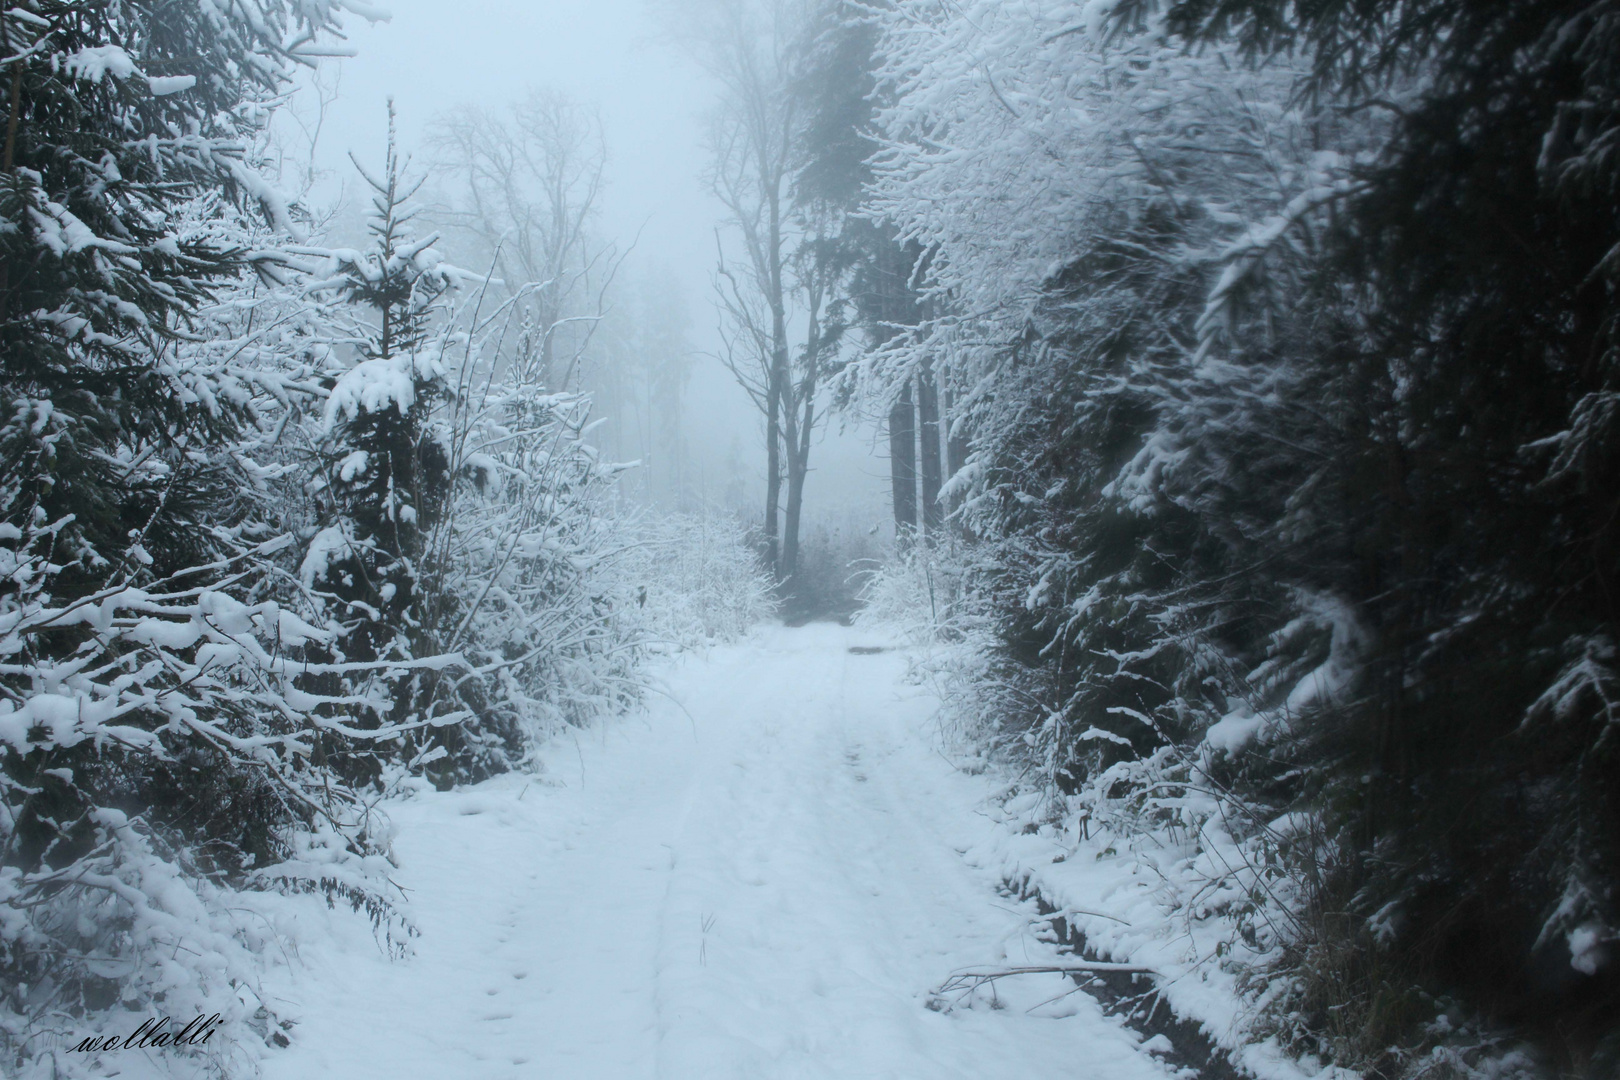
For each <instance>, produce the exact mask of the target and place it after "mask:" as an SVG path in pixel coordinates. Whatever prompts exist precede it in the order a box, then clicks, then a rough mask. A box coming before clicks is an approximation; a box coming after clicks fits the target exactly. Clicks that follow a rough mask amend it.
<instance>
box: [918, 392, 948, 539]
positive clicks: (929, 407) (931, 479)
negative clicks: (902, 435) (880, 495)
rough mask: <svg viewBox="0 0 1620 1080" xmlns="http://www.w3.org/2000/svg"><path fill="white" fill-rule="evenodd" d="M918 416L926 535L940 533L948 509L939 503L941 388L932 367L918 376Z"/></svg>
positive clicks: (923, 517)
mask: <svg viewBox="0 0 1620 1080" xmlns="http://www.w3.org/2000/svg"><path fill="white" fill-rule="evenodd" d="M917 419H918V422H919V423H918V427H919V429H920V430H919V432H918V434H919V436H920V438H919V440H918V441H919V442H920V443H921V451H922V454H921V456H922V519H923V535H924V536H927V537H930V538H932V537H934V536H937V535H939V531H940V529H941V528H942V527H943V526H944V524H945V508H944V507H943V506H941V505H940V502H939V489H940V484H941V482H942V480H941V477H940V445H939V388H938V387H937V386H936V385H935V384H934V372H933V369H932V368H931V367H930V366H929V365H927V364H924V365H923V369H922V371H921V372H919V373H918V375H917Z"/></svg>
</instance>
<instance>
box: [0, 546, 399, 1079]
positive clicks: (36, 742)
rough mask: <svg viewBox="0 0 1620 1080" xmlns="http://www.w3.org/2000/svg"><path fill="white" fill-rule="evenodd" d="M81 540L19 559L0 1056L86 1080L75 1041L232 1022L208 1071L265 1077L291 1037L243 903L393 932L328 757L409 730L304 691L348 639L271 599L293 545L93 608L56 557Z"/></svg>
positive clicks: (5, 647)
mask: <svg viewBox="0 0 1620 1080" xmlns="http://www.w3.org/2000/svg"><path fill="white" fill-rule="evenodd" d="M62 524H63V523H61V522H45V521H43V520H36V522H35V523H34V524H33V525H32V527H30V528H27V529H26V530H23V529H19V528H17V527H16V526H14V525H10V524H7V525H5V526H4V527H3V528H4V535H3V539H0V558H3V559H4V561H5V564H6V569H7V571H8V576H7V581H8V583H9V584H10V585H11V586H12V589H11V591H8V593H7V594H6V595H5V596H4V597H3V598H0V656H3V657H4V665H3V666H0V693H3V695H4V700H3V701H0V761H3V763H4V766H5V768H4V773H3V777H4V780H3V782H4V789H3V791H0V815H3V816H0V824H3V825H4V831H3V833H0V843H3V845H4V854H5V860H4V869H3V870H0V973H3V978H0V986H3V987H4V990H3V996H0V1046H3V1048H4V1050H5V1052H6V1054H7V1055H8V1056H9V1057H10V1059H11V1064H12V1066H15V1067H21V1068H25V1069H27V1070H34V1071H39V1070H43V1071H39V1075H42V1076H43V1075H52V1076H55V1075H62V1074H63V1073H62V1072H60V1071H53V1070H66V1072H65V1074H66V1075H75V1070H76V1069H77V1066H75V1065H73V1064H72V1062H73V1061H74V1060H78V1061H80V1063H81V1064H83V1063H84V1062H83V1059H64V1058H63V1057H61V1056H60V1054H59V1053H58V1052H59V1051H61V1050H63V1049H64V1043H66V1045H67V1046H71V1044H72V1042H74V1041H76V1040H74V1039H73V1038H70V1037H71V1036H73V1035H74V1034H75V1033H78V1035H80V1036H83V1035H86V1034H97V1035H99V1034H104V1033H105V1029H106V1028H107V1027H108V1026H109V1025H112V1026H114V1027H116V1026H118V1025H120V1024H121V1023H122V1019H123V1018H124V1017H127V1016H131V1015H145V1016H150V1015H152V1014H153V1013H154V1012H156V1013H158V1014H160V1015H161V1014H170V1015H176V1016H180V1015H185V1017H186V1018H187V1019H189V1018H190V1016H191V1015H193V1014H195V1013H196V1012H198V1011H200V1012H201V1013H202V1014H203V1015H205V1016H206V1015H209V1014H211V1013H213V1012H219V1013H221V1015H222V1018H223V1020H224V1023H225V1025H226V1026H225V1028H224V1029H223V1031H222V1035H221V1038H220V1039H219V1042H218V1044H217V1045H216V1046H214V1047H212V1048H211V1049H209V1050H208V1051H206V1052H204V1053H201V1055H200V1056H201V1057H203V1058H204V1059H207V1060H209V1061H211V1062H212V1063H213V1064H214V1065H216V1066H219V1065H221V1064H222V1062H221V1060H216V1059H215V1058H214V1057H213V1056H212V1055H215V1054H218V1053H222V1052H227V1048H229V1047H231V1046H236V1047H238V1048H240V1049H241V1051H242V1052H243V1053H246V1054H249V1055H250V1056H251V1050H250V1049H249V1048H250V1046H251V1045H252V1044H253V1043H254V1041H255V1038H256V1037H257V1038H264V1037H271V1036H274V1035H276V1031H277V1030H278V1028H277V1022H276V1019H275V1016H274V1010H273V1008H271V1007H270V1006H269V1005H268V1004H266V1003H263V1002H260V1001H258V1000H257V999H256V997H255V996H254V995H253V993H252V986H253V982H254V980H253V978H252V972H253V961H252V957H251V952H252V948H253V947H254V946H255V945H257V944H260V943H262V934H261V933H260V931H259V930H257V929H254V928H252V927H249V926H247V925H245V924H244V923H243V922H242V920H241V919H240V918H239V916H238V915H236V914H233V904H232V902H231V900H230V897H229V895H228V894H229V891H230V890H231V889H233V888H240V887H243V886H250V887H255V888H268V889H283V890H285V889H291V890H294V891H303V890H309V889H314V890H317V891H324V892H326V893H327V895H328V896H329V897H333V898H336V897H339V896H341V897H342V898H343V899H344V900H345V901H346V902H351V903H354V904H355V905H356V906H365V907H367V908H368V910H369V911H370V912H371V914H372V915H373V917H374V918H376V919H378V920H380V921H386V920H391V919H392V918H393V916H392V914H391V899H390V896H389V893H390V892H391V890H390V887H389V886H388V885H387V880H386V874H385V868H386V863H385V862H384V860H382V859H381V858H379V857H378V856H379V854H380V849H379V846H378V845H379V843H380V840H379V837H378V835H377V822H376V820H375V819H374V816H373V811H372V808H371V805H370V802H369V801H368V800H367V799H365V798H363V797H361V796H360V795H359V794H357V793H356V792H353V791H352V790H350V789H349V788H348V787H346V786H345V785H344V784H343V782H342V781H341V779H340V778H338V777H335V776H333V775H332V773H331V771H330V770H329V769H328V768H326V767H324V766H323V765H322V764H320V763H319V762H317V761H315V760H314V756H315V750H316V748H317V747H318V746H319V745H320V741H321V740H323V739H335V740H338V741H340V742H346V741H350V740H356V739H358V740H388V739H395V738H398V736H399V733H400V732H399V730H398V729H395V728H390V727H387V726H382V727H375V728H373V730H370V731H367V732H364V733H362V732H360V731H358V730H357V727H356V724H355V723H354V722H353V720H352V717H353V715H354V713H355V703H353V702H349V701H343V700H333V699H329V698H323V697H321V696H319V695H316V694H312V693H311V692H310V691H309V690H308V689H307V688H306V686H305V684H306V683H307V681H308V680H309V679H310V677H311V676H318V675H320V674H322V673H323V672H324V671H326V670H327V668H326V667H323V665H321V664H318V663H317V664H311V663H309V662H307V660H306V654H307V651H308V650H309V649H310V648H311V647H312V646H313V647H316V648H319V647H321V646H323V645H326V644H328V643H329V642H330V641H331V639H332V637H333V636H334V631H333V630H332V629H330V628H328V627H324V626H320V625H316V624H313V623H311V622H309V621H307V620H306V618H305V617H303V616H301V615H300V614H299V611H298V607H300V606H302V607H303V609H304V614H305V615H307V614H308V612H309V605H307V604H304V605H289V604H284V603H282V602H279V601H277V600H275V599H270V598H267V597H266V596H265V593H272V592H276V591H279V590H276V589H274V586H273V583H274V581H275V580H276V579H277V578H278V577H279V576H281V575H280V572H279V571H278V568H277V567H276V565H275V557H276V556H277V555H278V554H279V553H282V552H284V551H285V549H286V548H287V547H289V538H286V537H278V538H275V539H273V540H271V541H269V542H267V543H262V544H254V543H251V542H239V543H237V544H235V545H234V547H235V551H234V552H232V553H230V554H228V555H226V556H225V557H223V558H221V559H219V560H218V561H217V562H215V563H214V564H213V565H205V566H199V567H194V568H186V569H183V570H181V571H179V572H177V573H174V574H171V575H169V576H167V577H165V578H163V579H157V580H153V579H151V578H146V579H144V580H141V581H140V583H139V584H135V583H133V582H129V581H128V580H126V581H123V582H121V581H119V580H117V579H116V578H115V579H114V580H113V581H111V582H109V583H108V584H107V585H105V586H104V587H103V588H101V589H98V590H95V591H93V592H88V593H85V592H83V591H81V590H78V589H73V588H71V587H68V588H66V589H64V588H63V585H64V582H63V581H62V574H61V569H62V568H61V566H60V565H59V564H57V563H55V562H54V561H53V559H52V555H53V554H54V548H55V545H56V543H57V541H58V538H59V536H60V534H61V532H62ZM215 539H216V541H218V542H219V543H220V546H221V547H225V548H229V547H231V546H232V545H230V544H229V542H228V541H227V539H226V538H225V537H222V536H220V535H218V534H216V536H215ZM132 553H133V554H134V555H136V556H138V555H139V554H141V549H140V548H139V547H138V546H136V547H134V548H133V549H132ZM121 576H123V577H125V578H126V579H127V578H129V577H132V576H133V575H131V574H125V575H121ZM337 667H338V668H339V669H340V670H341V667H342V665H337ZM309 837H319V838H321V839H320V842H319V844H318V845H317V846H318V847H319V848H320V851H321V854H320V857H319V859H315V860H312V859H311V858H310V857H309V852H310V851H311V850H312V848H311V844H310V843H309V841H308V838H309ZM87 1025H90V1026H89V1027H87ZM255 1033H256V1034H255ZM176 1052H177V1053H179V1052H185V1053H189V1051H176ZM30 1063H31V1064H30ZM53 1063H54V1064H53Z"/></svg>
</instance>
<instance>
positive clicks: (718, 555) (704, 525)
mask: <svg viewBox="0 0 1620 1080" xmlns="http://www.w3.org/2000/svg"><path fill="white" fill-rule="evenodd" d="M622 543H623V548H622V551H621V553H620V554H619V555H617V556H616V557H615V559H614V561H613V564H612V565H613V572H614V574H615V576H616V577H617V578H618V579H619V580H620V581H621V582H622V588H621V589H620V590H619V593H618V596H619V604H620V605H621V607H622V606H623V605H625V603H626V602H627V601H628V602H629V603H630V604H633V605H634V610H629V609H625V610H626V617H627V618H628V619H629V620H630V621H631V622H632V623H633V624H634V625H635V626H636V627H637V628H638V630H639V632H640V633H641V634H642V635H644V637H645V640H646V641H647V642H648V643H649V644H650V645H653V646H657V647H660V648H673V649H685V648H693V647H696V646H701V645H708V644H714V643H720V642H728V641H736V640H737V639H738V638H740V637H742V635H743V634H744V633H746V632H747V631H748V629H749V628H750V627H752V626H754V625H755V624H757V623H759V622H761V621H762V620H764V619H767V618H769V617H770V616H772V615H773V614H775V612H776V608H777V601H776V590H775V589H774V587H773V585H772V582H771V578H770V574H769V573H768V572H767V571H766V569H765V566H764V564H763V563H762V562H761V561H760V559H759V555H758V552H757V551H756V550H755V548H754V546H753V544H752V543H750V538H749V536H748V531H747V529H746V527H745V526H744V525H743V523H742V522H741V521H740V520H739V519H738V518H737V517H736V516H735V515H732V514H727V513H724V512H721V511H715V510H705V511H699V512H695V513H684V514H682V513H677V514H654V513H651V512H642V513H640V514H639V515H636V516H634V517H627V518H626V519H625V522H624V533H623V540H622Z"/></svg>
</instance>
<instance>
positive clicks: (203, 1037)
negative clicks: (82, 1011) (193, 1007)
mask: <svg viewBox="0 0 1620 1080" xmlns="http://www.w3.org/2000/svg"><path fill="white" fill-rule="evenodd" d="M171 1023H172V1021H171V1020H170V1019H169V1018H168V1017H167V1016H165V1017H163V1019H161V1020H159V1019H158V1018H157V1017H153V1018H152V1019H150V1020H143V1021H141V1026H140V1027H138V1028H136V1029H135V1033H134V1034H133V1035H126V1036H119V1035H105V1036H101V1037H99V1038H98V1037H96V1036H94V1035H92V1036H90V1037H88V1038H86V1039H84V1040H83V1041H82V1042H80V1043H79V1045H78V1046H75V1047H74V1048H73V1049H72V1050H71V1051H70V1053H75V1054H78V1053H84V1054H97V1053H100V1054H105V1053H107V1052H108V1051H111V1050H145V1049H147V1048H148V1047H154V1046H202V1045H203V1044H205V1043H207V1042H208V1040H209V1039H211V1038H213V1035H214V1032H216V1031H218V1030H219V1029H220V1027H221V1026H223V1024H224V1021H222V1020H221V1019H220V1018H219V1013H215V1014H214V1015H213V1016H210V1017H208V1018H207V1019H204V1018H203V1017H201V1016H199V1017H197V1019H195V1020H193V1021H191V1023H189V1024H187V1025H186V1026H185V1027H183V1028H180V1029H179V1030H178V1031H170V1030H168V1027H169V1025H170V1024H171Z"/></svg>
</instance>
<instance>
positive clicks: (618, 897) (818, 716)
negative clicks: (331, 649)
mask: <svg viewBox="0 0 1620 1080" xmlns="http://www.w3.org/2000/svg"><path fill="white" fill-rule="evenodd" d="M862 643H864V639H863V638H862V637H861V636H860V635H859V633H858V632H857V631H852V630H848V629H844V628H841V627H836V626H830V625H813V626H810V627H805V628H802V629H796V630H786V629H772V630H768V631H763V632H761V633H760V634H759V635H757V636H756V637H754V638H753V639H751V640H750V641H749V642H748V643H746V644H744V645H740V646H735V647H728V648H723V649H716V650H714V651H713V652H711V653H710V654H709V655H708V656H706V657H702V658H688V659H686V660H684V661H682V662H681V663H680V664H679V665H678V666H677V667H675V668H674V669H673V670H672V671H671V672H669V673H668V676H667V684H668V689H669V693H670V698H671V699H672V700H657V701H654V703H653V704H652V706H651V708H650V709H649V711H648V712H647V713H646V714H645V715H644V716H639V717H632V718H628V719H625V720H622V721H619V722H616V723H613V724H610V725H605V726H604V727H603V728H602V729H600V730H598V731H595V732H590V733H582V734H581V736H580V738H579V740H578V742H577V743H569V742H564V743H562V744H560V745H557V746H554V747H553V748H552V749H551V753H550V756H549V759H548V763H547V771H546V773H545V775H544V777H543V778H542V779H539V780H532V781H531V779H530V778H523V777H515V776H509V777H502V778H500V779H498V780H496V781H492V782H491V783H488V784H485V785H481V786H480V787H478V788H475V789H472V790H469V791H464V792H456V793H452V794H447V795H435V796H430V797H425V798H419V799H416V800H413V801H411V802H409V803H406V804H403V805H401V806H399V807H398V808H396V809H395V810H394V811H393V817H394V819H395V821H396V823H397V825H398V828H399V838H398V841H397V843H396V851H397V856H398V858H399V862H400V869H399V875H398V877H397V879H396V880H398V881H399V882H400V884H401V885H403V886H404V887H405V888H407V889H408V890H410V894H411V916H412V918H413V920H414V922H415V923H416V924H417V926H418V927H419V928H420V930H421V935H422V936H421V937H420V938H417V939H416V940H415V942H414V947H415V955H414V956H413V957H412V958H410V959H408V960H402V961H389V960H387V959H385V958H384V957H383V956H382V955H381V954H380V952H379V950H378V949H377V947H376V945H375V944H374V943H373V941H372V939H371V937H370V936H369V933H368V932H367V929H366V928H365V927H364V925H363V920H362V919H360V918H359V917H356V916H353V915H350V914H349V913H347V912H337V913H331V914H330V915H329V916H328V920H327V922H328V925H327V928H326V931H325V932H324V934H322V935H317V940H316V941H315V942H312V943H311V944H310V945H307V946H305V949H304V955H303V956H302V957H301V960H302V961H303V963H302V964H300V965H294V966H292V967H290V968H287V969H283V970H282V971H281V972H280V973H279V974H278V976H277V977H276V980H275V984H274V985H271V986H270V987H269V989H270V990H271V991H272V992H273V993H274V994H275V995H276V997H277V998H279V999H280V1001H281V1002H282V1003H283V1008H285V1010H286V1011H287V1012H289V1013H290V1014H291V1015H293V1016H295V1017H297V1018H298V1019H299V1023H298V1026H297V1028H296V1029H295V1031H294V1035H295V1041H294V1044H293V1046H292V1048H290V1049H289V1050H286V1051H283V1052H281V1053H279V1054H277V1055H275V1057H274V1058H273V1059H272V1060H271V1061H270V1062H269V1063H268V1065H267V1068H266V1075H267V1077H269V1078H270V1080H294V1078H297V1080H308V1078H320V1077H341V1078H344V1080H364V1078H368V1077H378V1078H387V1080H414V1078H416V1077H423V1078H426V1077H432V1078H435V1080H455V1078H461V1077H467V1078H473V1077H477V1078H480V1080H486V1078H487V1080H502V1078H507V1077H535V1078H547V1080H550V1078H559V1080H563V1078H582V1080H585V1078H590V1080H619V1078H637V1080H639V1078H654V1077H656V1078H661V1080H676V1078H681V1080H686V1078H691V1080H697V1078H702V1080H730V1078H739V1080H744V1078H746V1080H767V1078H800V1077H805V1078H809V1077H826V1078H841V1080H842V1078H865V1077H894V1078H906V1080H911V1078H916V1080H947V1078H957V1077H960V1078H969V1077H971V1078H975V1080H984V1078H999V1077H1007V1078H1013V1077H1017V1078H1022V1080H1041V1078H1047V1077H1053V1078H1056V1077H1081V1078H1092V1077H1095V1078H1098V1080H1102V1078H1107V1080H1150V1078H1151V1080H1163V1078H1164V1077H1165V1076H1166V1075H1167V1071H1166V1070H1165V1068H1164V1067H1163V1066H1162V1065H1161V1064H1160V1063H1159V1062H1157V1061H1156V1060H1155V1059H1154V1058H1153V1057H1152V1056H1150V1055H1149V1054H1147V1053H1145V1052H1143V1050H1142V1049H1141V1048H1140V1047H1138V1045H1137V1044H1136V1041H1135V1037H1134V1036H1132V1035H1131V1034H1130V1033H1128V1032H1126V1031H1124V1030H1122V1029H1121V1028H1120V1027H1119V1026H1118V1025H1117V1024H1115V1023H1114V1022H1112V1021H1109V1020H1107V1019H1105V1018H1104V1017H1103V1016H1102V1015H1101V1012H1100V1010H1099V1009H1098V1007H1097V1006H1096V1005H1095V1003H1094V1002H1092V1001H1091V999H1090V998H1088V997H1086V996H1084V995H1083V994H1078V993H1070V992H1069V991H1072V990H1073V986H1072V984H1070V983H1068V982H1066V981H1065V980H1064V979H1062V978H1061V977H1060V976H1056V975H1051V976H1028V977H1020V978H1018V979H1014V980H1007V981H1005V982H1003V983H1002V984H1000V986H999V987H998V989H997V991H996V993H995V995H994V997H993V998H992V997H991V996H990V995H987V994H986V995H980V996H978V997H976V998H974V999H972V1000H968V1001H963V1002H960V1003H958V1004H957V1006H956V1007H953V1008H950V1009H946V1010H944V1011H937V1010H935V1009H931V1008H929V1007H928V1001H929V998H928V994H929V991H930V990H931V989H932V988H934V987H936V986H938V985H939V984H940V983H941V982H943V981H944V980H945V979H946V978H947V977H948V976H949V975H950V973H951V972H952V971H953V970H956V969H959V968H963V967H968V966H976V965H985V964H997V963H1018V964H1025V963H1039V962H1041V961H1043V960H1046V959H1050V958H1051V956H1052V953H1051V951H1050V946H1047V945H1045V944H1043V943H1041V942H1039V941H1037V940H1035V939H1034V938H1033V937H1032V936H1031V934H1030V933H1029V921H1030V919H1031V917H1032V915H1033V910H1032V908H1031V907H1030V906H1028V905H1024V904H1020V903H1018V902H1016V901H1013V900H1009V899H1007V898H1005V897H1002V896H999V895H997V892H996V888H995V887H996V884H997V878H996V874H995V873H994V872H993V870H990V869H985V868H979V867H975V866H973V865H970V863H969V862H968V860H967V859H965V858H964V856H963V854H962V853H963V852H965V851H967V850H968V849H969V848H970V847H972V846H973V845H974V844H976V843H978V842H979V841H980V840H982V839H983V838H984V837H985V835H986V832H987V831H988V830H989V829H991V828H993V826H992V825H991V824H990V823H989V822H988V821H987V820H986V819H985V818H984V816H983V815H982V814H979V813H977V812H976V811H977V809H978V806H979V804H980V803H981V802H982V801H983V799H984V798H985V796H986V794H987V790H988V789H987V787H986V786H985V782H984V781H983V780H982V779H980V778H976V777H971V776H966V775H964V774H962V773H960V772H958V771H956V770H955V769H953V768H952V766H951V765H950V763H949V762H948V761H947V760H946V759H945V758H944V757H943V756H942V755H941V754H940V753H939V752H938V750H937V749H936V746H935V742H934V740H933V739H932V738H931V737H930V735H929V733H928V726H927V720H928V717H929V714H930V712H931V704H930V702H929V700H928V698H927V697H926V696H925V695H924V694H923V692H922V691H920V690H919V689H918V688H916V687H913V686H909V685H907V684H906V683H905V682H904V679H903V674H904V670H905V660H904V657H903V656H902V655H899V654H897V653H894V652H883V653H879V654H876V655H862V654H852V653H850V651H849V648H850V646H852V645H857V644H862ZM1054 999H1055V1000H1054Z"/></svg>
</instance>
